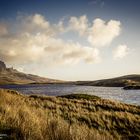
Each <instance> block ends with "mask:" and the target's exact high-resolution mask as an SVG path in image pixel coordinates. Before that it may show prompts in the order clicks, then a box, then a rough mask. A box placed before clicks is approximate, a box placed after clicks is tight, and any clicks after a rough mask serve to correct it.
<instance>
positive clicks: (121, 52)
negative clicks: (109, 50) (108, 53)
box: [114, 44, 130, 59]
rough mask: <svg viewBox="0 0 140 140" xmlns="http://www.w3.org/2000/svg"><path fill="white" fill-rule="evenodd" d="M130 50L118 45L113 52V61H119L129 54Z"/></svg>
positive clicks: (125, 46)
mask: <svg viewBox="0 0 140 140" xmlns="http://www.w3.org/2000/svg"><path fill="white" fill-rule="evenodd" d="M129 51H130V49H129V48H128V47H127V45H125V44H124V45H119V46H118V47H117V48H116V49H115V50H114V58H115V59H121V58H123V57H125V56H126V55H127V54H128V53H129Z"/></svg>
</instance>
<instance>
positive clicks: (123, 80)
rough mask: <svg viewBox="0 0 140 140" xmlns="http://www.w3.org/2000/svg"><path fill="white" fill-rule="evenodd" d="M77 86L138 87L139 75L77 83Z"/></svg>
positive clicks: (139, 82) (139, 83)
mask: <svg viewBox="0 0 140 140" xmlns="http://www.w3.org/2000/svg"><path fill="white" fill-rule="evenodd" d="M76 84H77V85H90V86H105V87H125V86H129V85H140V75H135V74H134V75H126V76H121V77H117V78H111V79H103V80H97V81H77V82H76Z"/></svg>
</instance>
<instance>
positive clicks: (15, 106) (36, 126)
mask: <svg viewBox="0 0 140 140" xmlns="http://www.w3.org/2000/svg"><path fill="white" fill-rule="evenodd" d="M0 134H7V136H8V137H7V139H13V140H115V139H116V140H119V139H122V140H129V139H133V140H139V139H140V107H139V106H133V105H127V104H123V103H119V102H113V101H110V100H104V99H100V98H98V97H96V96H88V95H81V94H80V95H68V96H62V97H50V96H38V95H31V96H25V95H22V94H19V93H18V92H16V91H10V90H3V89H1V90H0ZM5 138H6V137H5Z"/></svg>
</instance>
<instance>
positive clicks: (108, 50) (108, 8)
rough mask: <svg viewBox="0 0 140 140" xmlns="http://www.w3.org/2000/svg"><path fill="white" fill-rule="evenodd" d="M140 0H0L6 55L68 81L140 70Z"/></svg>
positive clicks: (22, 66) (0, 38)
mask: <svg viewBox="0 0 140 140" xmlns="http://www.w3.org/2000/svg"><path fill="white" fill-rule="evenodd" d="M139 13H140V1H139V0H135V1H134V0H59V1H58V0H0V59H1V60H3V61H5V62H6V63H7V64H8V65H9V66H14V67H15V68H17V69H19V70H20V71H23V72H27V73H34V74H38V75H41V76H46V77H50V78H56V79H64V80H95V79H101V78H110V77H115V76H121V75H125V74H139V73H140V65H139V60H140V41H139V37H140V28H139V25H140V15H139Z"/></svg>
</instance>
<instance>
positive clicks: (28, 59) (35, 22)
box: [0, 14, 127, 66]
mask: <svg viewBox="0 0 140 140" xmlns="http://www.w3.org/2000/svg"><path fill="white" fill-rule="evenodd" d="M17 23H18V25H17V27H14V26H13V25H12V24H11V25H10V26H9V27H6V26H5V25H4V24H0V59H1V60H3V61H5V62H10V63H13V62H14V63H17V64H31V63H39V64H42V65H47V66H55V65H66V64H67V65H69V64H72V65H73V64H77V63H80V62H82V61H83V62H84V63H89V64H91V63H97V62H100V61H101V57H100V50H99V48H100V47H103V46H108V45H110V43H111V42H112V41H113V40H114V39H115V38H116V37H117V36H119V35H120V31H121V27H120V25H121V23H120V21H115V20H110V21H108V22H105V21H104V20H102V19H99V18H98V19H95V20H93V23H90V22H89V20H88V18H87V16H86V15H83V16H81V17H70V19H69V20H68V21H67V24H65V25H64V23H63V20H60V21H58V23H55V24H52V23H51V22H50V21H48V20H47V19H46V18H45V17H44V16H42V15H40V14H35V15H30V16H21V17H20V18H18V21H17ZM13 27H14V29H13ZM68 32H77V33H78V34H79V36H80V37H82V38H83V37H84V38H85V40H86V41H87V42H89V45H86V46H85V45H82V44H80V43H79V42H74V41H66V40H63V39H62V38H61V37H60V34H65V33H68ZM123 49H124V50H123ZM119 50H121V51H120V52H119ZM126 50H127V48H125V47H124V46H123V47H119V49H118V50H116V52H117V54H118V55H116V56H117V57H118V56H119V54H120V53H121V52H122V53H124V54H125V52H126ZM122 56H124V55H122ZM122 56H121V55H120V57H122Z"/></svg>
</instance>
